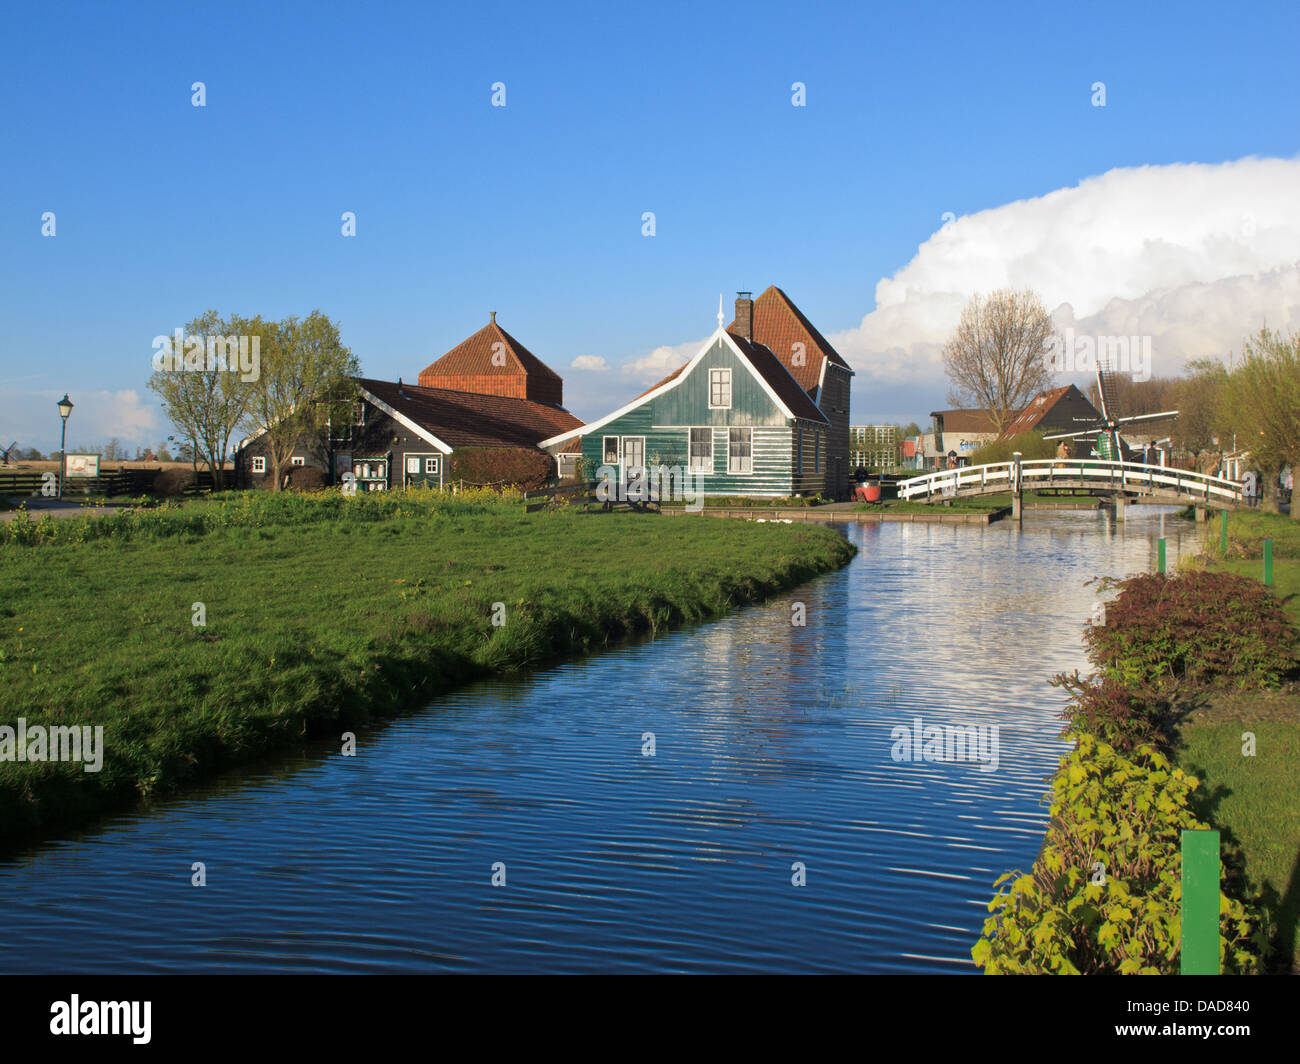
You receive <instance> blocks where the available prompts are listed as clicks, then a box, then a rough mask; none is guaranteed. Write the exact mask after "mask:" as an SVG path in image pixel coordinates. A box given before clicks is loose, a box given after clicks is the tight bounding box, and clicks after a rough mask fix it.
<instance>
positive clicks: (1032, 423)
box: [999, 384, 1102, 440]
mask: <svg viewBox="0 0 1300 1064" xmlns="http://www.w3.org/2000/svg"><path fill="white" fill-rule="evenodd" d="M1101 424H1102V418H1101V411H1099V410H1098V409H1097V408H1096V407H1095V406H1093V405H1092V403H1090V402H1089V401H1088V397H1087V396H1086V395H1084V394H1083V392H1081V391H1079V389H1078V388H1076V387H1075V386H1074V385H1073V384H1067V385H1066V386H1065V387H1063V388H1052V389H1050V390H1048V391H1045V392H1039V393H1038V394H1037V395H1036V396H1034V397H1033V398H1032V399H1030V400H1029V402H1028V403H1026V404H1025V408H1024V409H1023V410H1021V411H1020V413H1019V414H1017V415H1016V419H1015V420H1014V421H1013V422H1011V424H1010V425H1008V426H1007V427H1006V429H1005V431H1003V433H1002V435H1001V436H1000V437H999V438H1000V439H1004V440H1009V439H1012V438H1014V437H1016V436H1023V435H1024V434H1025V433H1026V432H1041V433H1043V435H1045V436H1047V435H1051V434H1052V433H1057V432H1082V431H1083V430H1084V429H1088V428H1092V427H1094V426H1096V427H1098V428H1099V427H1100V426H1101Z"/></svg>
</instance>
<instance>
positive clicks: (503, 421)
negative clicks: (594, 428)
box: [357, 378, 582, 447]
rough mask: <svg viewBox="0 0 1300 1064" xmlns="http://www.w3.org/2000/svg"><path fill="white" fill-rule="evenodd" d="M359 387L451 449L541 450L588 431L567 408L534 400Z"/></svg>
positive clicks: (388, 384) (389, 385)
mask: <svg viewBox="0 0 1300 1064" xmlns="http://www.w3.org/2000/svg"><path fill="white" fill-rule="evenodd" d="M357 383H358V384H360V385H361V387H362V388H364V389H366V391H368V392H370V394H371V395H373V396H375V398H377V399H379V400H381V401H382V402H384V403H386V404H387V405H388V406H390V407H392V408H393V409H394V410H396V411H397V412H398V413H400V414H402V415H403V416H405V417H407V418H409V419H410V420H412V421H414V422H415V423H416V424H417V425H419V426H420V427H421V428H423V429H424V430H425V431H426V432H429V433H431V434H432V435H434V436H436V437H437V438H438V439H440V440H442V442H443V443H446V444H448V445H450V446H451V447H536V446H537V444H538V443H539V442H540V441H542V440H545V439H548V438H549V437H551V436H558V435H559V434H560V433H561V432H566V431H568V430H569V429H574V428H581V427H582V422H581V421H579V420H578V419H577V418H576V417H574V416H573V415H572V414H570V413H569V412H568V411H567V410H565V409H564V408H563V407H558V406H552V405H551V404H549V403H537V402H534V401H533V400H531V399H515V398H511V397H509V396H504V395H479V394H477V393H474V392H455V391H450V390H448V389H446V388H423V387H420V386H419V385H416V384H402V385H401V386H400V391H399V386H398V385H397V384H394V383H393V382H392V381H377V380H371V379H368V378H362V379H360V380H358V382H357Z"/></svg>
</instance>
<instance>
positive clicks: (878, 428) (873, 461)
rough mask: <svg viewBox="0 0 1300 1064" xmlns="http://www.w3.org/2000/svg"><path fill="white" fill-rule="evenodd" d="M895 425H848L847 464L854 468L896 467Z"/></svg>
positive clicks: (896, 434)
mask: <svg viewBox="0 0 1300 1064" xmlns="http://www.w3.org/2000/svg"><path fill="white" fill-rule="evenodd" d="M899 442H900V441H899V439H898V426H897V425H850V426H849V465H850V466H852V467H853V468H854V469H858V468H865V469H885V470H892V469H897V468H898V458H899V453H898V448H899Z"/></svg>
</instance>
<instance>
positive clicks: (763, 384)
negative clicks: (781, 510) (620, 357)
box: [538, 315, 830, 497]
mask: <svg viewBox="0 0 1300 1064" xmlns="http://www.w3.org/2000/svg"><path fill="white" fill-rule="evenodd" d="M719 317H720V318H721V315H719ZM829 430H830V422H829V420H828V419H827V417H826V415H825V414H823V413H822V411H821V410H820V409H819V408H818V406H817V404H816V403H815V402H814V401H813V400H812V398H811V397H810V396H809V395H808V393H807V392H806V391H805V390H804V389H803V388H802V387H801V386H800V385H799V382H798V381H796V380H795V379H794V377H793V376H791V374H790V371H789V370H788V369H786V367H785V366H784V365H783V364H782V362H781V360H780V359H779V358H777V357H776V355H774V354H773V353H772V351H771V350H770V349H769V348H767V347H766V346H764V345H763V344H760V343H756V342H755V341H753V340H752V339H748V338H746V337H744V336H742V335H736V334H734V333H731V332H728V331H727V330H726V329H724V328H722V326H721V324H719V327H718V330H717V331H716V332H715V333H714V334H713V335H712V336H711V337H709V339H708V340H707V341H705V343H704V346H703V347H701V348H700V350H699V352H698V353H697V354H696V355H695V357H694V358H692V359H691V360H690V361H689V362H687V363H686V365H684V366H682V367H681V368H680V369H678V370H676V371H675V372H673V373H670V374H669V375H668V376H667V377H665V378H664V379H663V380H661V381H660V382H659V383H658V384H656V385H654V386H653V387H652V388H650V389H649V390H648V391H646V392H643V393H642V394H641V395H639V396H637V397H636V398H635V399H633V400H632V401H631V402H630V403H628V404H627V405H626V406H622V407H620V408H619V409H617V410H615V411H614V412H613V413H611V414H608V415H607V416H605V417H603V418H600V419H598V420H596V421H593V422H590V423H589V424H586V425H583V426H582V427H581V428H577V429H572V430H570V431H567V432H565V433H564V434H562V435H559V436H552V437H550V438H549V439H546V440H543V441H541V443H540V444H539V445H538V446H540V447H541V448H543V449H544V450H547V451H550V452H551V453H553V454H558V453H560V451H561V450H563V449H564V448H565V447H566V446H568V445H570V444H571V443H572V441H573V440H574V439H575V438H577V437H581V440H582V457H583V459H584V463H585V465H586V467H587V469H588V471H589V475H590V476H592V477H593V478H594V477H595V476H596V470H597V469H598V468H599V467H601V466H607V467H610V468H611V469H612V470H613V471H614V472H613V473H612V474H611V479H615V480H616V481H617V482H619V483H623V484H626V483H628V480H629V472H630V471H635V470H638V469H648V470H649V471H650V473H651V475H653V474H654V471H655V470H657V469H658V468H659V467H661V466H666V467H668V468H670V469H671V468H673V467H676V468H678V469H680V470H682V471H683V472H685V473H688V474H690V475H691V476H692V477H693V479H694V484H695V490H697V491H701V492H703V493H704V495H706V496H709V495H714V496H717V495H753V496H772V497H779V496H786V495H812V494H817V493H821V492H825V491H826V485H827V468H828V461H827V436H828V432H829ZM638 475H639V474H636V473H635V472H633V476H634V477H635V476H638Z"/></svg>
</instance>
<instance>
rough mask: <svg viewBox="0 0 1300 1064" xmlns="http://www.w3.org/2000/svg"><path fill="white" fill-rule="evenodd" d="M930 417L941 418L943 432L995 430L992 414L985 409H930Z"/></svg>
mask: <svg viewBox="0 0 1300 1064" xmlns="http://www.w3.org/2000/svg"><path fill="white" fill-rule="evenodd" d="M930 416H931V417H932V418H943V431H944V432H997V431H998V427H997V425H996V424H994V422H993V415H992V414H991V413H990V412H989V411H987V410H932V411H930Z"/></svg>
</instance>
